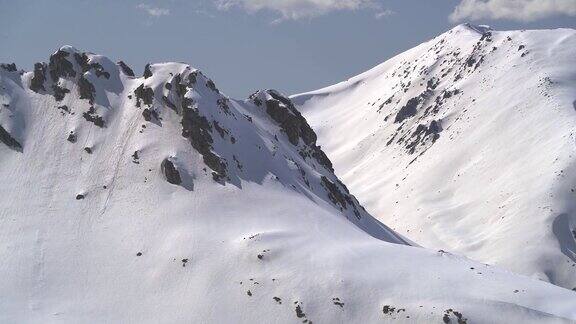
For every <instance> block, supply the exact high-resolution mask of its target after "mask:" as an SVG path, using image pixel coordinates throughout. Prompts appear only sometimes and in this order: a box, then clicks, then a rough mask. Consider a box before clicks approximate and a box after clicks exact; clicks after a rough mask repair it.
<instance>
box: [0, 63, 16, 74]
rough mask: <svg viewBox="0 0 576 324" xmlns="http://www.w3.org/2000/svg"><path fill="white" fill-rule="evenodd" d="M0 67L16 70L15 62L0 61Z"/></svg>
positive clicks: (11, 70) (10, 70)
mask: <svg viewBox="0 0 576 324" xmlns="http://www.w3.org/2000/svg"><path fill="white" fill-rule="evenodd" d="M0 69H4V70H6V71H8V72H16V71H17V70H18V69H17V68H16V63H11V64H6V63H1V64H0Z"/></svg>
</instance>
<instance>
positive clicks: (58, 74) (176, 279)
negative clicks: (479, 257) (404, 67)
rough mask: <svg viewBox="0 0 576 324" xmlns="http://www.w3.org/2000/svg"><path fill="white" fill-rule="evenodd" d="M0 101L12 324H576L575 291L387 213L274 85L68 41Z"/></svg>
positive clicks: (5, 277)
mask: <svg viewBox="0 0 576 324" xmlns="http://www.w3.org/2000/svg"><path fill="white" fill-rule="evenodd" d="M470 38H472V36H470ZM511 55H512V54H511ZM514 55H515V54H514ZM0 109H1V110H0V125H1V128H0V181H1V186H0V206H1V207H2V208H1V209H0V251H1V253H0V255H1V256H2V262H1V263H0V296H2V298H0V322H2V323H51V322H54V323H275V322H281V323H312V322H314V323H348V322H357V323H377V322H398V323H413V322H420V323H528V322H535V323H544V322H550V323H568V322H571V321H572V320H575V319H576V307H575V306H576V294H575V293H574V292H572V291H570V290H567V289H563V288H560V287H557V286H554V285H551V284H549V283H546V282H543V281H540V280H535V279H531V278H528V277H524V276H520V275H517V274H513V273H510V272H508V271H505V270H501V269H499V268H497V267H494V266H489V265H485V264H482V263H478V262H475V261H471V260H469V259H467V258H465V257H460V256H456V255H454V254H451V253H448V252H444V251H438V250H428V249H425V248H420V247H415V246H411V244H410V242H408V241H407V240H405V239H404V238H403V237H402V236H400V235H399V234H396V233H395V232H394V231H392V230H390V229H389V228H387V227H386V226H384V225H383V224H381V223H380V222H378V221H376V220H375V219H374V218H372V216H370V215H369V214H368V213H367V212H366V211H365V210H364V209H363V208H362V207H361V206H360V205H359V203H358V202H357V201H356V199H355V198H354V197H353V196H352V195H351V194H350V193H349V192H348V190H347V189H346V187H345V186H344V185H343V184H342V183H340V181H339V180H338V179H337V178H336V176H335V175H334V174H333V171H332V165H331V162H330V160H328V158H327V157H326V155H325V154H324V153H323V152H322V150H321V149H320V148H319V147H318V146H317V145H316V134H315V133H314V132H313V131H312V129H311V128H310V127H309V126H308V123H307V122H306V120H304V118H303V117H302V116H301V115H300V114H299V113H298V111H297V110H296V109H295V107H294V105H293V103H292V102H291V101H290V100H289V99H288V98H286V97H285V96H283V95H282V94H280V93H278V92H277V91H273V90H263V91H258V92H256V93H255V94H253V95H252V96H250V98H248V99H246V100H233V99H230V98H228V97H227V96H225V95H224V94H222V93H221V92H220V90H218V88H217V87H216V84H215V83H214V82H212V81H211V80H210V79H208V78H207V77H206V76H204V75H203V74H202V73H201V72H200V71H198V70H196V69H194V68H192V67H190V66H188V65H185V64H179V63H162V64H153V65H148V66H147V67H146V68H145V72H144V76H143V77H135V76H133V72H132V70H131V69H130V68H129V67H128V66H127V65H126V64H124V63H122V62H119V63H118V64H115V63H113V62H112V61H110V60H109V59H107V58H106V57H103V56H99V55H94V54H90V53H84V52H80V51H78V50H76V49H74V48H72V47H68V46H66V47H63V48H61V49H59V50H58V51H57V52H56V53H54V54H53V55H52V56H50V61H49V63H37V64H36V65H35V67H34V71H32V72H24V71H20V70H18V69H17V68H16V67H15V66H14V65H10V64H4V65H1V66H0ZM526 131H529V130H526ZM343 139H344V138H343ZM518 253H520V251H519V252H518Z"/></svg>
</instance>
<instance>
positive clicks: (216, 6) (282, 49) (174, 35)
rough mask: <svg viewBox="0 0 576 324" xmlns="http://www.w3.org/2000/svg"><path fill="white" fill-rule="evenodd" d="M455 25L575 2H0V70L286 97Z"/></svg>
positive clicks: (565, 8) (528, 22)
mask: <svg viewBox="0 0 576 324" xmlns="http://www.w3.org/2000/svg"><path fill="white" fill-rule="evenodd" d="M461 22H473V23H476V24H488V25H491V26H492V27H493V28H495V29H500V30H504V29H540V28H558V27H569V28H576V0H418V1H417V0H196V1H183V0H149V1H140V0H125V1H112V0H100V1H95V0H91V1H88V0H60V1H56V0H54V1H48V0H22V1H20V0H18V1H15V0H0V62H15V63H16V64H17V65H18V66H19V67H20V68H24V69H27V70H30V69H31V67H32V66H33V64H34V62H38V61H46V60H47V59H48V56H49V55H50V54H51V53H52V52H53V51H55V50H56V49H57V48H58V47H59V46H60V45H65V44H68V45H72V46H75V47H77V48H79V49H81V50H85V51H90V52H94V53H99V54H104V55H106V56H108V57H110V58H111V59H112V60H115V61H116V60H124V61H125V62H127V63H128V64H129V65H130V66H131V67H132V68H133V69H134V70H135V71H137V72H138V73H141V72H142V70H143V67H144V65H145V64H146V63H147V62H165V61H178V62H186V63H189V64H191V65H192V66H195V67H197V68H200V69H201V70H203V71H204V72H205V73H206V74H207V75H208V76H210V77H211V78H213V79H214V81H215V82H216V84H217V85H218V87H219V88H220V89H222V90H223V91H224V92H226V93H227V94H229V95H231V96H233V97H236V98H244V97H246V96H248V95H249V94H250V93H251V92H253V91H255V90H257V89H261V88H275V89H278V90H280V91H282V92H285V93H288V94H293V93H297V92H302V91H308V90H314V89H316V88H320V87H323V86H326V85H330V84H333V83H336V82H339V81H342V80H345V79H347V78H348V77H351V76H353V75H355V74H358V73H361V72H363V71H364V70H367V69H369V68H371V67H373V66H374V65H377V64H379V63H381V62H383V61H385V60H386V59H388V58H390V57H392V56H394V55H395V54H397V53H400V52H402V51H405V50H407V49H409V48H411V47H413V46H415V45H418V44H420V43H422V42H423V41H426V40H428V39H430V38H432V37H434V36H436V35H438V34H440V33H442V32H444V31H446V30H448V29H450V28H451V27H453V26H454V25H456V24H458V23H461Z"/></svg>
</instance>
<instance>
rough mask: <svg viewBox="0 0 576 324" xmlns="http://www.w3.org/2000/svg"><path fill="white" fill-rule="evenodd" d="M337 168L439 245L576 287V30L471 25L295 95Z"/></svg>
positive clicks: (364, 194) (405, 230)
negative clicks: (361, 71)
mask: <svg viewBox="0 0 576 324" xmlns="http://www.w3.org/2000/svg"><path fill="white" fill-rule="evenodd" d="M292 99H293V100H294V102H296V103H297V107H298V108H299V109H300V110H301V112H302V113H303V114H304V116H305V117H306V118H307V119H308V121H309V123H310V124H311V125H312V127H313V128H314V129H315V130H316V131H317V133H318V136H319V144H321V145H322V148H323V149H324V150H325V152H326V153H327V154H328V156H329V157H330V158H331V159H332V161H333V162H334V165H335V169H336V174H337V175H339V176H340V177H341V178H342V180H343V181H344V182H345V183H346V184H347V185H348V186H349V187H350V189H351V191H352V192H354V193H355V194H356V195H357V197H358V198H359V200H360V202H361V203H362V204H363V205H364V206H365V207H366V208H367V210H368V211H369V212H371V213H372V215H374V216H375V217H377V218H378V219H379V220H381V221H383V222H384V223H386V224H388V225H389V226H391V227H392V228H393V229H395V230H396V231H398V232H399V233H401V234H404V235H405V236H406V237H408V238H409V239H411V240H413V241H415V242H417V243H418V244H421V245H423V246H425V247H428V248H434V249H444V250H447V251H451V252H454V253H457V254H461V255H466V256H467V257H470V258H472V259H474V260H478V261H481V262H485V263H488V264H492V265H498V266H502V267H504V268H507V269H509V270H512V271H514V272H516V273H520V274H524V275H528V276H531V277H533V278H536V279H540V280H545V281H549V282H551V283H554V284H557V285H560V286H563V287H565V288H568V289H573V288H575V287H576V169H575V166H576V165H575V161H576V134H575V131H576V111H575V109H576V31H574V30H573V29H557V30H534V31H507V32H499V31H492V30H490V29H489V27H486V26H472V25H460V26H457V27H455V28H454V29H452V30H450V31H448V32H447V33H445V34H442V35H440V36H438V37H436V38H434V39H433V40H431V41H429V42H426V43H424V44H422V45H420V46H417V47H416V48H414V49H411V50H409V51H407V52H405V53H402V54H400V55H398V56H396V57H394V58H392V59H390V60H389V61H387V62H385V63H383V64H381V65H379V66H377V67H375V68H374V69H372V70H370V71H368V72H366V73H364V74H361V75H359V76H356V77H354V78H351V79H349V80H348V81H345V82H342V83H339V84H337V85H334V86H331V87H328V88H325V89H322V90H318V91H314V92H310V93H306V94H301V95H295V96H293V97H292Z"/></svg>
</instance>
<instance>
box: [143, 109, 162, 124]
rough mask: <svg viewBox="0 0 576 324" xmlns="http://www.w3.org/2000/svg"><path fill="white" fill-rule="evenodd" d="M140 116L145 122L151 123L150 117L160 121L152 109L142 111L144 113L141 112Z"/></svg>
mask: <svg viewBox="0 0 576 324" xmlns="http://www.w3.org/2000/svg"><path fill="white" fill-rule="evenodd" d="M142 116H144V120H145V121H151V120H152V117H154V118H155V119H156V120H159V119H160V117H159V116H158V113H157V112H156V110H154V109H148V108H146V109H144V111H142Z"/></svg>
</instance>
